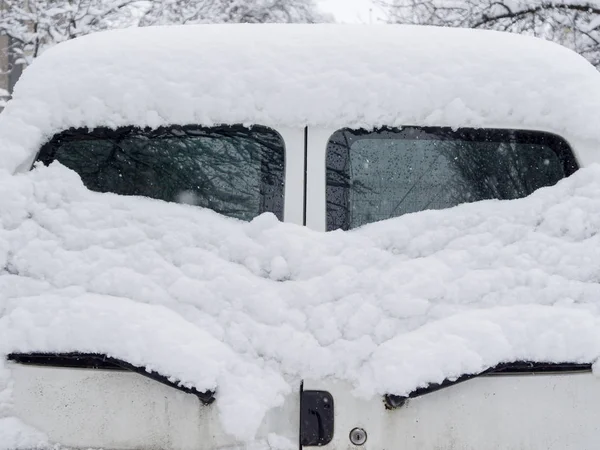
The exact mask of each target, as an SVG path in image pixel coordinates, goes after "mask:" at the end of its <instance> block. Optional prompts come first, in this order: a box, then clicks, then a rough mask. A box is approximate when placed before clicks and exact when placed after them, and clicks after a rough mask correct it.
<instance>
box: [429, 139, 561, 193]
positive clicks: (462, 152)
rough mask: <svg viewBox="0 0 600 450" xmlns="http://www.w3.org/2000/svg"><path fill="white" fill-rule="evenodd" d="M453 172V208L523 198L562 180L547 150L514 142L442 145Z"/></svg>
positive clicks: (452, 143)
mask: <svg viewBox="0 0 600 450" xmlns="http://www.w3.org/2000/svg"><path fill="white" fill-rule="evenodd" d="M440 144H441V145H440V152H442V153H443V154H444V155H446V158H447V160H448V162H449V164H450V166H451V167H452V169H453V171H454V172H455V174H456V175H455V176H453V177H452V180H451V182H450V183H449V186H448V192H451V193H452V196H451V198H452V200H453V203H454V204H459V203H466V202H473V201H478V200H486V199H499V200H512V199H517V198H522V197H525V196H527V195H529V194H531V193H532V192H534V191H535V190H537V189H539V188H540V187H543V186H548V185H549V184H553V183H554V182H555V180H558V179H560V178H562V177H563V176H564V174H563V173H562V170H561V168H560V163H559V161H558V158H557V156H556V154H555V153H554V152H553V151H552V150H551V149H549V148H548V147H545V146H541V145H534V144H525V143H515V142H472V141H441V142H440Z"/></svg>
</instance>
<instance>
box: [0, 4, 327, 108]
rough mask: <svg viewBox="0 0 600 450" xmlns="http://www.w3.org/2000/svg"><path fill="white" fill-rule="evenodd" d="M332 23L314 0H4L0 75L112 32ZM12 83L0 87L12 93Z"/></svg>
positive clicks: (0, 21)
mask: <svg viewBox="0 0 600 450" xmlns="http://www.w3.org/2000/svg"><path fill="white" fill-rule="evenodd" d="M329 20H331V18H330V17H329V16H326V15H322V14H321V13H320V12H319V11H318V9H317V6H316V4H315V1H314V0H0V45H1V46H2V47H3V48H0V53H1V55H0V60H1V61H9V62H8V64H4V65H3V64H0V66H1V67H0V71H1V73H0V75H4V76H5V77H6V75H7V74H9V73H12V76H11V78H12V79H14V78H17V77H18V73H19V71H20V70H19V68H20V67H21V66H22V65H26V64H29V63H30V62H31V60H33V59H34V58H36V57H37V56H38V55H39V54H40V53H42V52H43V51H44V50H45V49H46V48H49V47H51V46H52V45H54V44H57V43H59V42H62V41H66V40H68V39H72V38H75V37H78V36H82V35H85V34H88V33H92V32H95V31H101V30H106V29H109V28H120V27H127V26H136V25H154V24H161V25H165V24H188V23H209V22H216V23H224V22H253V23H256V22H300V23H313V22H322V21H329ZM2 55H3V57H2ZM15 73H17V75H16V76H15ZM12 84H14V82H13V81H11V82H8V83H7V82H4V83H0V88H5V89H6V88H8V89H9V90H10V87H11V86H12ZM0 107H1V105H0Z"/></svg>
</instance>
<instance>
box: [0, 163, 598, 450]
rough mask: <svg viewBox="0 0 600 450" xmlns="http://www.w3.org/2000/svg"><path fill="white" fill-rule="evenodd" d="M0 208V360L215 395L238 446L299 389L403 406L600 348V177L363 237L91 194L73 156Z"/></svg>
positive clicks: (429, 215)
mask: <svg viewBox="0 0 600 450" xmlns="http://www.w3.org/2000/svg"><path fill="white" fill-rule="evenodd" d="M0 211H1V212H2V214H0V335H1V336H2V339H1V340H0V355H6V354H7V353H9V352H12V351H18V352H28V351H36V352H39V351H54V352H72V351H80V352H99V353H106V354H108V355H110V356H113V357H116V358H119V359H122V360H125V361H128V362H130V363H132V364H135V365H139V366H146V367H149V368H151V369H153V370H156V371H158V372H160V373H161V374H164V375H166V376H169V377H173V378H175V379H178V380H181V381H182V383H184V384H185V385H188V386H195V387H196V388H198V389H199V390H206V389H217V394H216V398H217V400H216V402H215V404H214V406H215V407H216V408H218V409H219V411H220V415H221V418H222V421H223V425H224V428H225V430H226V431H228V432H230V433H232V434H234V435H235V436H237V437H238V438H240V439H251V438H252V436H253V434H254V432H255V431H256V428H257V426H258V425H259V424H260V422H261V419H262V417H263V415H264V413H265V411H267V410H268V409H270V408H272V407H274V406H276V405H278V404H280V403H281V401H282V395H283V394H285V393H287V392H290V391H291V389H295V387H296V386H297V385H298V382H299V380H301V379H303V378H326V377H333V378H337V379H342V380H346V381H348V382H350V383H352V384H353V385H354V386H355V388H356V393H357V395H363V396H374V395H382V394H385V393H394V394H399V395H404V394H408V393H409V392H410V391H412V390H414V389H415V388H417V387H419V386H424V385H427V384H428V383H438V382H441V381H443V380H444V379H446V378H453V377H457V376H460V375H463V374H469V373H478V372H481V371H483V370H485V369H487V368H489V367H491V366H494V365H496V364H498V363H501V362H511V361H519V360H529V361H540V362H595V361H596V360H597V359H598V358H599V357H600V284H599V280H600V265H599V264H598V255H599V254H600V234H598V230H600V167H598V166H594V167H591V168H588V169H583V170H581V171H579V172H578V173H577V174H575V175H574V176H572V177H570V178H568V179H565V180H563V181H561V182H560V183H559V184H558V185H557V186H555V187H552V188H546V189H542V190H539V191H537V192H536V193H534V194H533V195H532V196H530V197H528V198H525V199H522V200H516V201H509V202H500V201H486V202H480V203H476V204H470V205H462V206H459V207H456V208H453V209H450V210H444V211H426V212H421V213H417V214H412V215H407V216H403V217H401V218H397V219H391V220H387V221H384V222H380V223H376V224H372V225H369V226H366V227H364V228H361V229H358V230H355V231H351V232H331V233H319V232H314V231H311V230H309V229H306V228H303V227H299V226H296V225H291V224H284V223H279V222H278V221H277V220H276V219H275V218H274V217H273V216H272V215H269V214H265V215H263V216H260V217H258V218H257V219H255V220H254V221H252V222H250V223H245V222H239V221H237V220H234V219H228V218H225V217H222V216H219V215H218V214H216V213H214V212H212V211H210V210H204V209H200V208H196V207H192V206H187V205H177V204H169V203H164V202H161V201H158V200H151V199H145V198H135V197H120V196H117V195H113V194H100V193H95V192H91V191H88V190H87V189H85V188H84V186H83V185H82V183H81V181H80V179H79V177H78V176H77V174H75V173H74V172H72V171H70V170H68V169H66V168H64V167H63V166H60V165H59V164H53V165H51V166H50V167H47V168H46V167H39V168H37V169H36V170H34V171H32V172H30V173H26V174H22V175H16V176H7V175H2V176H0ZM108 330H110V333H108V332H107V331H108ZM2 361H3V358H0V416H2V415H4V416H10V381H11V378H10V372H9V371H8V370H7V369H6V367H4V368H3V367H2V366H3V365H4V363H3V362H2ZM4 420H6V419H4ZM1 427H2V425H1V424H0V428H1Z"/></svg>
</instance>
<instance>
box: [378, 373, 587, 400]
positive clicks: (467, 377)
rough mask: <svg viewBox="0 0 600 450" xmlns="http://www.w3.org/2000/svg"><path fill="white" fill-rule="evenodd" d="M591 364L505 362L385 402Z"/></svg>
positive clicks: (392, 395) (389, 398)
mask: <svg viewBox="0 0 600 450" xmlns="http://www.w3.org/2000/svg"><path fill="white" fill-rule="evenodd" d="M591 370H592V365H591V364H580V363H536V362H527V361H524V362H523V361H521V362H515V363H503V364H499V365H497V366H495V367H492V368H490V369H488V370H485V371H483V372H481V373H477V374H471V375H463V376H460V377H458V378H456V379H454V380H444V381H442V382H441V383H433V384H430V385H428V386H425V387H421V388H417V389H415V390H414V391H412V392H411V393H410V394H408V395H395V394H386V395H385V396H384V403H385V407H386V409H396V408H401V407H402V406H404V404H406V402H407V401H408V399H411V398H417V397H421V396H423V395H426V394H431V393H432V392H436V391H439V390H441V389H445V388H447V387H451V386H454V385H456V384H459V383H462V382H464V381H468V380H472V379H473V378H477V377H481V376H486V375H487V376H490V375H514V374H530V375H536V374H550V373H565V372H590V371H591Z"/></svg>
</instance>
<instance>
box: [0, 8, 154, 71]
mask: <svg viewBox="0 0 600 450" xmlns="http://www.w3.org/2000/svg"><path fill="white" fill-rule="evenodd" d="M144 3H145V2H144V1H143V0H0V33H1V34H3V35H5V36H8V37H9V38H10V41H11V46H12V49H13V51H14V52H16V53H17V54H18V56H19V57H20V60H19V62H26V63H28V62H30V61H31V59H33V58H35V57H37V56H38V55H39V54H40V53H41V52H42V51H43V50H44V49H45V48H47V47H49V46H51V45H54V44H56V43H58V42H62V41H65V40H67V39H72V38H75V37H77V36H82V35H84V34H88V33H91V32H94V31H99V30H105V29H108V28H115V27H119V26H126V25H132V24H133V23H134V20H135V16H134V14H133V12H134V11H135V9H134V7H135V6H136V4H137V5H139V6H141V5H142V4H144Z"/></svg>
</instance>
